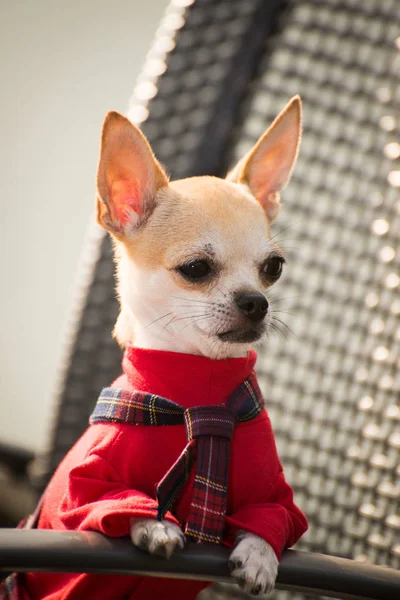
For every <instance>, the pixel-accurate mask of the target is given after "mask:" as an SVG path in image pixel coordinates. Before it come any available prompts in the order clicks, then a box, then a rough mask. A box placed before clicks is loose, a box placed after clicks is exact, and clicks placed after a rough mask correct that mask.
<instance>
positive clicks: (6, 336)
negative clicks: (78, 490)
mask: <svg viewBox="0 0 400 600" xmlns="http://www.w3.org/2000/svg"><path fill="white" fill-rule="evenodd" d="M167 4H168V1H167V0H149V1H148V2H143V1H140V0H130V1H129V0H113V1H112V2H110V1H109V0H81V1H77V0H72V1H70V2H65V1H60V0H19V1H18V2H16V1H15V2H13V1H8V2H7V1H6V0H0V76H1V93H0V106H1V111H0V203H1V219H0V261H1V266H0V268H1V294H0V308H1V310H0V340H1V343H0V344H1V345H0V384H1V398H0V442H1V441H7V442H12V443H16V444H21V445H23V446H25V447H28V448H33V449H35V450H41V449H43V447H44V445H45V443H46V441H47V432H48V428H49V425H50V423H49V419H50V415H51V405H52V399H53V395H54V386H55V375H56V372H57V367H58V365H59V361H60V356H61V347H60V340H61V339H62V335H61V331H62V327H63V324H64V323H65V318H66V314H67V312H68V307H69V305H70V302H71V297H72V292H73V283H74V277H75V274H76V267H77V264H78V261H79V256H80V253H81V250H82V247H83V242H84V236H85V232H86V231H87V228H88V224H89V222H90V220H91V219H92V215H93V204H94V189H95V188H94V182H95V169H96V162H97V157H98V145H99V134H100V128H101V123H102V119H103V116H104V114H105V112H106V111H107V110H110V109H116V110H120V111H122V112H124V111H126V109H127V105H128V99H129V97H130V96H131V93H132V90H133V87H134V83H135V79H136V77H137V74H138V72H139V70H140V67H141V64H142V63H143V59H144V57H145V54H146V52H147V50H148V48H149V45H150V43H151V40H152V37H153V33H154V31H155V29H156V27H157V24H158V22H159V21H160V19H161V16H162V13H163V11H164V9H165V7H166V6H167Z"/></svg>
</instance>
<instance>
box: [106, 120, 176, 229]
mask: <svg viewBox="0 0 400 600" xmlns="http://www.w3.org/2000/svg"><path fill="white" fill-rule="evenodd" d="M167 184H168V177H167V175H166V174H165V172H164V170H163V169H162V167H161V165H160V164H159V162H158V161H157V159H156V158H155V156H154V154H153V152H152V150H151V148H150V145H149V143H148V141H147V140H146V138H145V137H144V135H143V133H142V132H141V131H139V129H137V127H135V126H134V125H132V123H131V122H130V121H129V120H128V119H127V118H125V117H123V116H122V115H120V114H119V113H117V112H109V113H108V114H107V115H106V118H105V120H104V125H103V131H102V137H101V150H100V161H99V167H98V171H97V221H98V223H99V224H100V225H101V226H102V227H104V228H105V229H108V230H109V231H110V232H111V233H113V234H115V235H116V236H117V237H123V236H124V235H127V234H128V233H129V231H132V230H133V229H134V228H135V226H136V225H137V224H138V223H139V222H140V221H141V220H142V219H143V218H145V217H146V216H147V215H148V214H149V213H150V212H151V210H152V208H153V207H154V198H155V195H156V193H157V191H158V189H159V188H160V187H162V186H165V185H167Z"/></svg>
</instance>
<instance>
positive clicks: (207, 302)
mask: <svg viewBox="0 0 400 600" xmlns="http://www.w3.org/2000/svg"><path fill="white" fill-rule="evenodd" d="M171 298H174V299H175V300H184V301H185V302H201V303H202V304H208V305H210V306H212V305H214V304H216V303H215V302H212V301H210V300H197V299H196V298H182V297H181V296H171Z"/></svg>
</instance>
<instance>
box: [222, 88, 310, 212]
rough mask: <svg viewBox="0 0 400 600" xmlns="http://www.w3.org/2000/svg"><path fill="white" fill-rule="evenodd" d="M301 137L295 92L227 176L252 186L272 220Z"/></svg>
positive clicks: (288, 177) (299, 105)
mask: <svg viewBox="0 0 400 600" xmlns="http://www.w3.org/2000/svg"><path fill="white" fill-rule="evenodd" d="M300 139H301V100H300V96H294V98H292V99H291V100H290V102H289V103H288V105H287V106H286V108H284V110H283V111H282V112H281V113H280V114H279V115H278V116H277V117H276V119H275V121H274V122H273V123H272V125H271V126H270V127H269V129H267V131H266V132H265V133H264V135H262V136H261V137H260V139H259V140H258V142H257V143H256V145H255V146H254V147H253V148H252V149H251V150H250V152H249V153H248V154H246V156H245V157H244V158H242V160H240V161H239V162H238V164H237V165H236V166H235V168H234V169H233V170H232V171H231V172H230V173H229V174H228V176H227V179H228V180H229V181H233V182H234V183H244V184H246V185H248V186H249V188H250V190H251V192H252V193H253V195H254V196H255V198H256V199H257V200H258V201H259V202H260V203H261V205H262V206H263V207H264V210H265V212H266V213H267V217H268V219H269V220H270V221H273V220H274V219H275V217H276V216H277V214H278V211H279V202H280V197H279V192H280V191H281V190H282V189H283V188H284V187H285V185H286V184H287V183H288V181H289V179H290V175H291V172H292V170H293V167H294V165H295V162H296V158H297V153H298V149H299V145H300Z"/></svg>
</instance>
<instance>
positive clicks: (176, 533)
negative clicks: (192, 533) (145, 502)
mask: <svg viewBox="0 0 400 600" xmlns="http://www.w3.org/2000/svg"><path fill="white" fill-rule="evenodd" d="M131 538H132V541H133V543H134V544H135V546H137V547H138V548H140V549H141V550H146V551H147V552H150V554H154V555H156V556H162V557H163V558H171V556H172V555H173V554H174V552H175V551H176V550H178V549H182V548H183V547H184V545H185V536H184V535H183V532H182V530H181V529H180V528H179V527H178V525H175V523H171V522H170V521H161V522H160V521H156V520H155V519H142V520H140V521H137V520H136V521H134V522H133V523H132V525H131Z"/></svg>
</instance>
